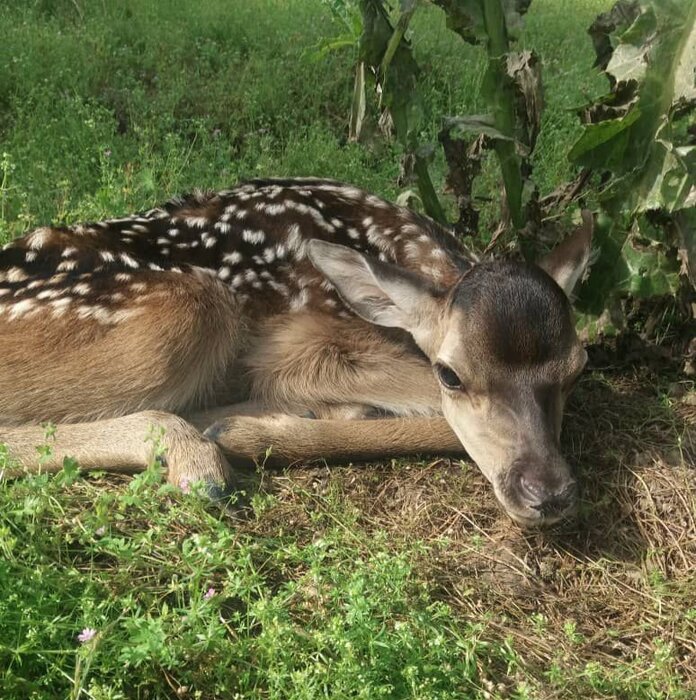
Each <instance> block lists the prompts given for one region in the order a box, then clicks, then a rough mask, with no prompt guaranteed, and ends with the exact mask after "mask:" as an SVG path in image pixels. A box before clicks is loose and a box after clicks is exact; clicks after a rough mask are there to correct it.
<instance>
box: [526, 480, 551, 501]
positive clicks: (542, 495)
mask: <svg viewBox="0 0 696 700" xmlns="http://www.w3.org/2000/svg"><path fill="white" fill-rule="evenodd" d="M519 485H520V490H521V491H522V495H523V496H524V497H525V498H526V499H527V500H528V501H529V502H530V503H542V502H543V501H545V500H546V499H547V497H548V496H549V492H548V490H547V489H546V487H545V486H544V484H543V483H542V482H541V481H536V480H535V479H526V478H525V477H524V476H520V479H519Z"/></svg>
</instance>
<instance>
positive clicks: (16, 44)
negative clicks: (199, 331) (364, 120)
mask: <svg viewBox="0 0 696 700" xmlns="http://www.w3.org/2000/svg"><path fill="white" fill-rule="evenodd" d="M607 5H608V3H607V2H606V1H604V0H602V1H599V0H585V1H584V2H581V3H575V4H574V6H573V10H572V12H570V13H569V12H568V10H567V9H566V8H565V6H563V7H561V6H560V5H559V4H558V3H555V2H552V1H551V0H537V1H536V2H535V3H534V5H533V9H532V11H531V12H530V13H529V17H528V30H527V31H526V33H525V35H524V37H523V43H524V44H525V45H529V46H534V47H536V48H537V50H538V51H539V52H540V53H542V54H543V56H544V61H545V64H544V65H545V79H546V87H547V90H546V96H547V110H546V114H545V117H544V135H542V138H541V142H540V144H539V153H538V157H537V163H536V173H537V179H538V181H539V183H540V185H541V187H542V190H544V191H547V190H549V189H552V188H553V187H555V186H556V185H557V184H558V182H559V181H562V180H563V179H565V178H566V176H567V175H568V174H569V172H570V171H569V167H568V164H567V162H566V159H565V153H566V151H567V149H568V147H569V145H570V143H571V142H572V139H573V137H574V135H576V134H577V133H578V129H579V126H578V122H577V119H576V117H575V115H574V114H572V113H571V112H569V111H568V110H569V109H570V108H572V107H574V106H577V105H578V104H581V103H583V102H584V101H585V99H586V97H587V95H588V94H590V93H593V94H594V93H596V92H597V91H598V90H599V89H600V87H601V86H602V79H601V78H600V77H599V76H598V75H596V74H594V73H593V72H592V71H591V70H590V69H589V66H590V64H591V61H592V49H591V44H590V41H589V38H588V37H587V36H586V34H585V27H586V26H587V25H588V23H589V21H590V19H591V18H592V16H593V15H594V14H595V13H596V12H597V11H599V10H600V9H602V8H605V7H606V6H607ZM0 21H1V22H2V26H3V27H8V28H11V30H12V31H9V32H5V33H4V34H3V41H2V42H1V43H0V66H2V70H1V71H0V115H2V122H1V123H0V135H1V138H2V153H3V155H2V160H1V161H0V165H1V167H2V172H0V188H1V189H0V197H1V198H2V199H1V202H0V237H2V238H8V237H11V236H15V235H19V234H21V233H23V232H24V231H25V230H26V229H27V228H29V227H31V226H35V225H37V224H39V223H46V222H49V221H58V220H66V221H76V220H84V219H95V218H99V217H103V216H106V215H117V214H119V213H126V212H131V211H134V210H140V209H143V208H147V207H149V206H151V205H152V204H153V203H154V202H159V201H160V200H162V199H166V198H168V197H170V196H171V195H172V194H174V193H177V192H181V191H185V190H190V189H192V188H194V187H217V188H219V187H222V186H224V185H227V184H229V183H233V182H235V181H237V180H238V179H240V178H246V177H251V176H256V175H264V176H267V175H285V174H292V175H302V174H305V175H307V174H312V175H325V176H332V177H337V178H343V179H345V180H348V181H351V182H355V183H356V184H358V185H362V186H364V187H365V188H367V189H369V190H371V191H375V192H378V193H382V194H385V195H388V196H395V195H396V194H397V188H396V185H395V181H396V176H397V174H398V153H397V152H396V149H397V147H396V146H395V145H393V144H388V143H385V142H384V141H383V140H377V139H375V140H373V141H372V142H371V144H370V145H369V146H368V147H363V146H358V145H354V144H348V143H346V131H347V129H346V123H347V114H348V108H349V102H350V96H351V89H352V73H351V66H352V62H353V59H354V52H353V51H352V50H350V49H346V50H342V51H335V52H328V53H327V54H325V56H324V58H322V59H320V60H317V58H316V53H317V51H316V49H317V47H318V46H319V45H320V44H321V42H322V40H324V39H326V38H327V37H328V38H330V37H332V36H335V35H337V34H339V33H340V32H341V31H342V30H341V27H340V26H338V25H337V24H336V23H335V22H334V21H333V20H332V16H331V14H330V12H329V11H328V9H327V8H326V7H325V5H324V4H322V3H320V2H318V1H315V2H309V1H308V0H304V1H302V0H294V1H293V2H287V1H286V0H255V1H254V2H237V3H230V2H224V1H223V0H206V1H205V2H201V3H197V4H196V9H195V12H194V11H192V10H191V7H190V5H189V4H188V3H186V2H183V1H181V0H158V2H156V3H145V2H135V1H132V2H118V3H109V2H103V3H102V2H97V1H96V0H95V1H94V2H82V0H75V1H73V0H53V1H49V0H33V1H32V2H27V3H15V2H7V1H5V2H0ZM414 50H415V53H416V57H417V59H418V61H419V62H420V64H421V65H422V66H423V93H424V96H425V99H426V103H427V108H428V113H429V115H430V119H429V126H428V128H427V129H426V133H424V135H423V139H424V140H426V139H429V138H432V137H433V136H434V135H435V133H436V131H437V128H438V125H439V120H440V117H441V116H442V115H443V114H469V113H476V112H480V111H481V110H482V107H483V105H481V104H480V102H479V101H478V99H477V86H478V84H479V82H480V80H481V71H482V60H481V59H482V52H481V51H480V50H479V49H477V48H475V47H471V46H468V45H465V44H463V42H461V41H460V40H459V39H458V38H457V37H455V36H453V35H452V34H451V33H450V32H449V31H448V30H447V29H446V27H445V25H444V19H443V16H442V15H441V13H439V12H438V11H437V10H435V9H433V8H426V9H424V10H423V11H422V12H421V13H420V15H416V20H415V25H414ZM443 174H444V173H443V164H442V162H441V160H438V161H437V162H436V164H435V166H434V177H435V179H436V182H437V183H438V185H439V186H441V185H442V178H443ZM486 183H488V186H490V185H491V183H492V180H491V179H490V178H489V179H488V180H487V181H485V182H484V186H486Z"/></svg>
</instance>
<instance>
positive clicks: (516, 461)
mask: <svg viewBox="0 0 696 700" xmlns="http://www.w3.org/2000/svg"><path fill="white" fill-rule="evenodd" d="M583 219H584V224H583V226H582V227H581V228H579V229H578V230H577V231H575V232H574V233H573V234H571V236H569V237H568V238H567V239H566V240H565V241H564V242H563V243H561V244H560V245H559V246H558V247H557V248H556V249H555V250H553V251H552V252H551V253H550V254H549V255H548V256H547V257H546V258H544V260H542V261H541V262H540V263H539V265H538V266H537V265H532V264H528V263H519V262H504V261H500V262H488V263H482V264H479V265H474V266H472V267H471V268H469V269H468V270H466V271H465V272H464V273H463V274H462V276H461V278H460V279H459V280H458V281H457V282H456V283H455V284H454V285H453V286H452V287H451V288H449V289H437V288H434V287H429V286H428V285H427V284H424V282H423V280H422V278H419V277H416V276H415V275H413V274H411V273H409V272H408V271H405V270H402V269H400V268H397V267H395V266H393V265H389V264H386V263H383V262H380V261H377V260H374V259H372V258H368V257H365V256H363V255H362V254H361V253H359V252H357V251H355V250H353V249H350V248H347V247H344V246H338V245H334V244H331V243H326V242H323V241H317V240H315V241H312V243H311V245H310V257H311V259H312V262H313V263H314V265H315V266H316V267H317V268H318V269H319V270H320V271H321V272H322V273H323V274H324V275H325V276H326V277H327V278H328V279H329V281H331V282H332V284H333V285H334V286H335V287H336V289H337V290H338V292H339V294H340V295H341V297H342V298H343V299H344V301H345V302H346V303H347V304H348V305H349V306H350V307H351V308H352V309H353V311H354V312H355V313H356V314H358V315H359V316H361V317H362V318H364V319H365V320H367V321H370V322H371V323H375V324H377V325H381V326H389V327H398V328H402V329H404V330H406V331H408V332H409V333H410V334H411V335H412V336H413V338H414V339H415V341H416V343H417V344H418V346H419V347H420V348H421V349H422V350H423V352H424V353H425V354H426V355H427V357H428V358H429V360H430V362H431V363H432V366H433V371H434V373H435V376H436V377H437V380H438V382H439V384H440V388H441V395H442V410H443V414H444V416H445V418H446V420H447V422H448V423H449V424H450V426H451V428H452V430H453V431H454V433H455V434H456V435H457V437H458V438H459V439H460V440H461V442H462V445H463V446H464V448H465V449H466V451H467V452H468V453H469V455H470V456H471V457H472V459H473V460H474V461H475V462H476V463H477V464H478V466H479V468H480V469H481V471H482V472H483V474H484V475H485V476H486V478H488V480H489V481H490V482H491V483H492V484H493V488H494V490H495V493H496V496H497V497H498V500H499V501H500V502H501V504H502V505H503V507H504V508H505V510H506V511H507V513H508V514H509V515H510V516H511V517H512V518H513V519H514V520H515V521H517V522H518V523H520V524H522V525H527V526H529V525H539V524H548V523H552V522H555V521H556V520H558V519H560V518H561V517H563V516H565V515H567V514H569V513H570V512H572V511H573V510H574V507H575V505H576V501H577V487H576V484H575V479H574V477H573V474H572V472H571V470H570V467H569V466H568V464H567V462H566V461H565V460H564V459H563V457H562V455H561V452H560V447H559V436H560V431H561V420H562V414H563V408H564V404H565V401H566V399H567V397H568V395H569V393H570V391H571V389H572V387H573V385H574V384H575V381H576V380H577V378H578V376H579V375H580V372H581V371H582V369H583V367H584V365H585V362H586V358H587V355H586V353H585V350H584V349H583V347H582V345H581V344H580V341H579V340H578V338H577V335H576V333H575V329H574V324H573V318H572V309H571V304H570V301H569V296H570V294H571V293H572V290H573V288H574V287H575V285H576V284H577V282H578V281H579V279H580V278H581V277H582V275H583V273H584V271H585V269H586V267H587V263H588V260H589V254H590V244H591V237H592V219H591V216H590V215H589V213H586V212H583Z"/></svg>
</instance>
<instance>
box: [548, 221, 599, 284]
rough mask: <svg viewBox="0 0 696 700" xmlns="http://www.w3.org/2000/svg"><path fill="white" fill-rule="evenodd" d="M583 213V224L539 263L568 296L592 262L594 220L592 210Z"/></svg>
mask: <svg viewBox="0 0 696 700" xmlns="http://www.w3.org/2000/svg"><path fill="white" fill-rule="evenodd" d="M581 214H582V225H581V226H580V227H579V228H577V229H576V230H575V231H573V233H571V234H570V236H568V237H567V238H566V239H565V240H564V241H563V242H562V243H559V244H558V245H557V246H556V247H555V248H554V249H553V250H552V251H551V252H550V253H549V254H548V255H547V256H546V257H544V258H542V259H541V260H540V261H539V262H538V263H537V264H538V265H539V267H541V268H542V269H543V270H545V271H546V272H547V273H548V274H549V275H551V277H553V279H554V280H555V281H556V283H557V284H558V286H559V287H561V289H563V291H564V292H565V293H566V294H567V295H568V297H571V296H572V294H573V290H574V289H575V287H576V286H577V284H578V282H579V281H580V280H581V279H582V276H583V275H584V274H585V270H587V265H588V263H589V262H590V252H591V249H592V232H593V230H594V221H593V219H592V212H590V211H588V210H587V209H583V210H582V212H581Z"/></svg>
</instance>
